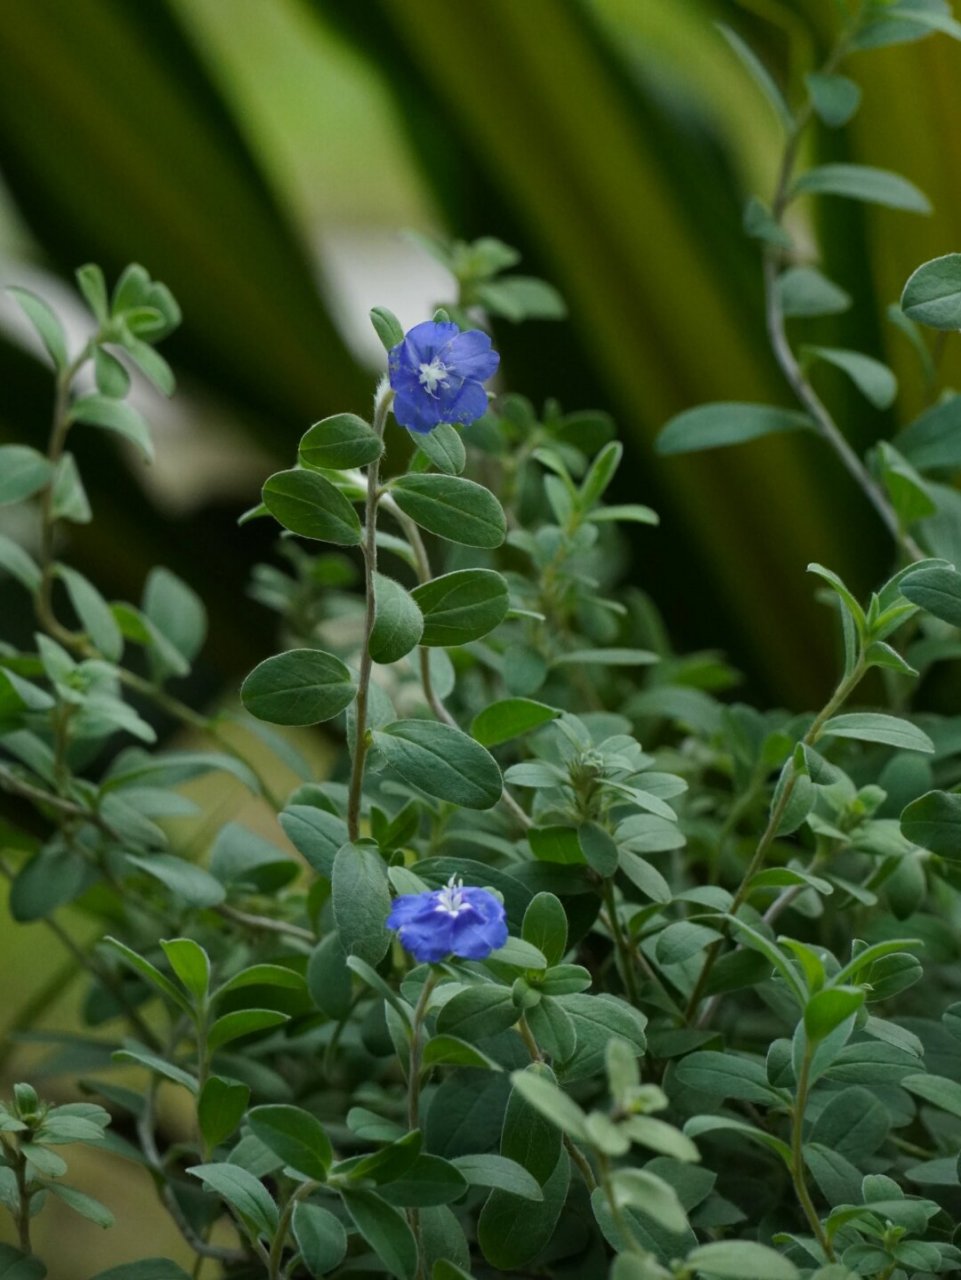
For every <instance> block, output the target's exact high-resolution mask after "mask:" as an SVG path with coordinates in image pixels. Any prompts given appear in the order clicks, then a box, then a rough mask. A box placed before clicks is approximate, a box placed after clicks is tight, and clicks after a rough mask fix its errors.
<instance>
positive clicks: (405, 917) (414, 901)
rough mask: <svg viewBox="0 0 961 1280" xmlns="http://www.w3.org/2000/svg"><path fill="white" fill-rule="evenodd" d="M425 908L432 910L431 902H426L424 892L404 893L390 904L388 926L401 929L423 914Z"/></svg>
mask: <svg viewBox="0 0 961 1280" xmlns="http://www.w3.org/2000/svg"><path fill="white" fill-rule="evenodd" d="M425 910H427V911H429V910H430V904H428V903H425V902H424V895H423V894H422V893H402V894H400V895H399V896H398V897H396V898H395V899H394V901H393V902H392V903H391V905H390V915H389V916H388V917H387V928H388V929H399V928H400V926H401V925H404V924H409V923H410V922H411V921H412V920H416V919H417V918H418V917H419V916H422V915H423V914H424V912H425Z"/></svg>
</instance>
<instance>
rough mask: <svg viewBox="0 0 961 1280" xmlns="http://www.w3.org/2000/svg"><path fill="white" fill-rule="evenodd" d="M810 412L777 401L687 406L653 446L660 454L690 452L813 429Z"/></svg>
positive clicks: (662, 432) (730, 402)
mask: <svg viewBox="0 0 961 1280" xmlns="http://www.w3.org/2000/svg"><path fill="white" fill-rule="evenodd" d="M813 426H814V423H813V422H812V421H811V419H810V418H809V417H808V416H807V414H804V413H799V412H798V411H797V410H796V409H781V408H779V407H777V406H776V405H767V404H742V403H739V402H734V401H726V402H723V403H720V404H702V405H698V406H697V407H696V408H694V409H686V410H685V411H684V412H683V413H679V414H678V415H677V416H676V417H674V418H672V419H671V420H670V422H669V423H668V424H667V425H666V426H665V427H663V428H662V430H661V433H660V435H659V436H658V437H657V440H656V441H655V444H654V447H655V449H656V451H657V452H658V453H660V454H672V453H691V452H693V451H695V450H697V449H719V448H721V447H723V446H726V445H731V444H744V443H745V442H746V441H748V440H758V439H760V437H761V436H769V435H773V434H775V433H776V432H780V431H800V430H810V429H812V428H813Z"/></svg>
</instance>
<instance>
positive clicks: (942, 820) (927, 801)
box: [901, 791, 961, 862]
mask: <svg viewBox="0 0 961 1280" xmlns="http://www.w3.org/2000/svg"><path fill="white" fill-rule="evenodd" d="M901 834H902V835H903V836H904V837H905V839H907V840H910V841H911V843H912V844H916V845H920V846H921V848H922V849H928V850H930V851H931V853H936V854H937V855H938V856H939V857H941V858H947V859H948V860H949V861H951V862H957V861H961V795H958V794H956V793H955V792H951V791H928V792H927V793H926V794H925V795H923V796H920V797H919V798H918V799H917V800H913V801H912V802H911V804H909V805H908V806H907V808H906V809H904V811H903V812H902V814H901Z"/></svg>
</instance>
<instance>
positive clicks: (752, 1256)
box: [685, 1240, 799, 1280]
mask: <svg viewBox="0 0 961 1280" xmlns="http://www.w3.org/2000/svg"><path fill="white" fill-rule="evenodd" d="M685 1261H686V1264H687V1265H688V1266H689V1267H692V1268H693V1269H694V1270H695V1271H700V1272H702V1273H703V1274H704V1275H706V1276H722V1277H725V1278H726V1280H798V1276H799V1272H798V1269H797V1267H796V1266H795V1265H794V1263H793V1262H791V1261H790V1260H789V1259H788V1258H785V1257H784V1256H783V1254H780V1253H777V1252H776V1251H775V1250H774V1249H769V1248H768V1247H767V1245H764V1244H756V1243H755V1242H754V1241H753V1240H718V1241H716V1242H715V1243H713V1244H702V1245H698V1247H697V1248H696V1249H694V1250H693V1251H692V1252H691V1253H689V1254H688V1255H687V1258H686V1260H685Z"/></svg>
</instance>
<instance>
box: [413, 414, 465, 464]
mask: <svg viewBox="0 0 961 1280" xmlns="http://www.w3.org/2000/svg"><path fill="white" fill-rule="evenodd" d="M417 447H418V449H419V450H420V452H421V453H422V454H423V456H424V457H425V458H427V459H429V460H430V462H431V463H432V464H433V465H434V466H435V467H436V468H437V470H438V471H441V472H443V474H444V475H445V476H459V475H460V474H461V472H462V471H463V470H464V467H465V466H466V465H467V450H466V449H465V447H464V441H463V440H462V439H461V434H460V432H459V431H458V430H457V428H456V427H452V426H451V424H450V423H449V422H442V423H440V424H439V425H438V426H436V427H435V428H434V429H433V431H427V432H425V433H424V434H423V435H419V436H418V437H417Z"/></svg>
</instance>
